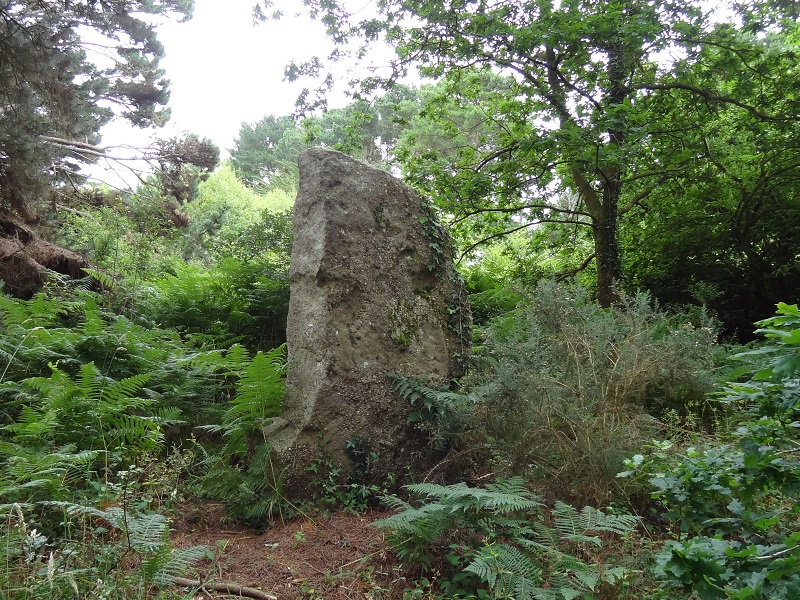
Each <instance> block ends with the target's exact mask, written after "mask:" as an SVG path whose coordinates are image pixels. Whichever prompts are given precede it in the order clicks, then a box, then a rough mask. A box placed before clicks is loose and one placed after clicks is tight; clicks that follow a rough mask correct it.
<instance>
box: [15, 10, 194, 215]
mask: <svg viewBox="0 0 800 600" xmlns="http://www.w3.org/2000/svg"><path fill="white" fill-rule="evenodd" d="M193 8H194V2H193V0H114V2H110V1H108V0H59V1H56V0H0V213H16V214H17V215H19V216H21V217H22V218H23V219H25V220H27V221H32V220H35V218H36V206H37V204H39V203H41V202H43V201H45V200H46V199H47V197H48V195H49V191H50V190H51V189H52V186H53V185H64V184H66V183H70V182H72V183H75V182H78V181H79V177H78V176H77V173H78V170H79V168H80V166H81V164H82V163H87V162H92V161H94V160H96V159H97V158H98V156H100V155H102V149H98V148H97V146H96V145H97V144H98V143H99V141H100V137H99V135H98V131H99V129H100V127H101V126H102V125H104V124H105V123H107V122H108V121H109V120H110V119H111V118H112V116H113V115H114V113H115V112H117V113H119V114H121V116H123V117H124V118H126V119H128V120H129V121H130V122H131V123H133V124H134V125H136V126H138V127H150V126H160V125H163V123H164V122H166V120H167V119H168V118H169V110H168V109H166V107H165V105H166V103H167V100H168V98H169V91H168V81H167V80H166V79H165V78H164V72H163V70H162V69H160V68H159V61H160V59H161V58H162V56H163V55H164V48H163V46H162V45H161V43H160V42H159V41H158V39H157V38H156V34H155V26H154V24H153V22H152V21H148V20H146V19H147V15H154V16H155V15H169V14H173V15H179V16H181V17H183V18H189V17H190V16H191V14H192V10H193Z"/></svg>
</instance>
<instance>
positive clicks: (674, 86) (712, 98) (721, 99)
mask: <svg viewBox="0 0 800 600" xmlns="http://www.w3.org/2000/svg"><path fill="white" fill-rule="evenodd" d="M636 89H640V90H664V91H670V90H685V91H687V92H692V93H693V94H696V95H698V96H700V97H702V98H703V99H705V100H706V102H710V103H712V104H713V103H721V104H732V105H734V106H738V107H739V108H743V109H744V110H746V111H747V112H749V113H750V114H751V115H753V116H754V117H757V118H759V119H762V120H764V121H796V120H797V119H798V117H796V116H780V115H768V114H766V113H763V112H761V111H760V110H758V109H757V108H755V107H754V106H750V105H749V104H745V103H744V102H740V101H739V100H737V99H736V98H731V97H730V96H717V95H715V94H713V93H711V92H710V91H709V90H704V89H703V88H699V87H697V86H695V85H689V84H686V83H677V82H675V83H646V84H643V85H640V86H638V87H637V88H636Z"/></svg>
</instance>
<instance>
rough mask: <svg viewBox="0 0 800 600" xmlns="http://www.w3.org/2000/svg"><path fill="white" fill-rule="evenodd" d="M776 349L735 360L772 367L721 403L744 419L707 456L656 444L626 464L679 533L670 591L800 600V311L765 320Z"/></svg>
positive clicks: (786, 309)
mask: <svg viewBox="0 0 800 600" xmlns="http://www.w3.org/2000/svg"><path fill="white" fill-rule="evenodd" d="M758 325H760V326H761V329H758V330H757V333H762V334H764V335H765V336H766V337H767V339H768V341H769V343H768V344H766V345H764V346H762V347H760V348H757V349H756V350H752V351H749V352H745V353H742V354H739V355H736V356H735V358H748V359H752V358H756V359H758V358H761V359H766V360H767V362H766V364H763V365H762V366H761V368H758V369H756V370H755V371H754V372H753V373H752V374H751V377H750V379H749V380H748V381H746V382H740V383H730V384H728V385H726V386H724V387H723V388H722V390H720V391H719V392H717V393H716V394H715V401H716V402H718V403H721V404H723V405H725V406H730V405H734V406H736V407H738V409H739V418H738V419H732V420H731V421H732V422H731V428H730V429H729V431H727V432H722V433H721V434H720V435H719V439H717V440H712V441H709V442H707V444H706V446H705V447H704V448H689V449H687V450H686V451H685V452H682V453H674V452H671V451H670V450H671V449H670V447H669V445H668V444H663V443H662V444H657V445H656V446H655V448H654V450H653V451H651V452H650V453H648V454H647V455H641V454H640V455H636V456H634V457H633V458H632V459H631V460H630V461H628V465H629V466H630V467H631V471H629V472H628V473H625V474H626V475H628V474H633V473H637V474H638V477H640V478H646V479H648V480H649V482H650V483H651V484H652V486H653V487H654V488H655V490H654V491H653V497H654V498H655V499H656V500H658V501H659V502H660V503H661V504H662V507H663V513H664V516H665V517H666V518H668V519H670V520H671V521H672V522H673V523H674V525H675V528H676V529H677V530H678V531H679V538H678V540H670V541H668V542H667V544H666V546H665V548H664V550H663V551H662V552H661V554H660V556H659V560H660V566H661V572H662V575H663V577H664V579H665V580H666V581H667V582H668V583H669V584H671V585H673V586H677V587H683V588H684V589H690V590H692V591H693V592H694V593H696V594H697V596H698V597H699V598H700V599H701V600H712V599H717V598H733V599H744V598H753V599H763V600H767V599H770V600H772V599H775V600H778V599H786V600H788V599H790V598H798V597H800V532H798V531H797V529H798V528H797V525H798V517H799V516H800V505H798V494H800V460H798V450H799V449H800V434H798V431H800V377H799V375H800V311H799V310H798V307H797V305H796V304H795V305H792V306H789V305H787V304H783V303H781V304H779V305H778V315H777V316H775V317H772V318H770V319H765V320H763V321H760V322H759V323H758Z"/></svg>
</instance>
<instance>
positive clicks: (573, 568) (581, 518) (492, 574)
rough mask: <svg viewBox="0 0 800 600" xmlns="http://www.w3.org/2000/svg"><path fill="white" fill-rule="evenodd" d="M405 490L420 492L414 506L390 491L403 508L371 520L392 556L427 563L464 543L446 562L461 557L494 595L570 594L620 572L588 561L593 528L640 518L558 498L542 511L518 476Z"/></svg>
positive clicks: (613, 528) (628, 524) (622, 526)
mask: <svg viewBox="0 0 800 600" xmlns="http://www.w3.org/2000/svg"><path fill="white" fill-rule="evenodd" d="M405 489H406V490H407V491H408V492H409V493H410V494H412V495H413V496H415V497H417V498H420V500H421V502H420V504H419V506H414V505H413V504H411V503H409V502H405V501H403V500H400V499H399V498H396V497H389V498H387V499H386V503H387V504H388V505H389V506H391V507H393V508H395V509H399V510H400V511H401V512H398V513H396V514H394V515H392V516H390V517H387V518H385V519H381V520H379V521H376V522H375V523H374V524H375V525H376V526H377V527H380V528H382V529H384V530H387V532H388V540H389V542H390V544H391V545H392V547H393V549H394V550H395V552H396V553H397V554H398V556H399V557H400V558H401V559H403V560H409V561H413V562H414V563H417V564H420V565H422V566H423V567H424V568H432V566H433V564H434V560H435V559H437V558H441V557H442V556H445V555H447V554H448V552H452V551H451V550H448V549H452V548H453V547H459V548H463V549H466V556H465V557H463V556H462V557H461V558H459V559H458V560H452V561H450V562H451V564H460V565H464V564H465V563H464V560H465V559H466V566H465V567H464V571H466V572H467V573H471V574H474V575H475V576H477V577H479V578H480V579H481V580H482V581H483V582H484V583H485V584H486V585H487V586H488V588H489V590H491V591H492V593H493V594H494V597H496V598H514V599H515V600H524V599H537V600H549V599H552V600H563V599H567V600H569V599H572V598H578V597H581V596H583V595H585V594H588V593H590V592H592V591H594V590H596V589H597V587H598V585H599V584H600V583H601V582H608V583H615V582H616V581H618V580H619V579H620V578H621V577H623V576H624V573H623V572H621V571H619V570H618V569H617V570H615V569H612V568H610V567H608V566H607V565H602V564H600V565H597V564H595V563H594V562H592V561H587V560H586V556H587V555H586V554H585V548H587V547H590V548H594V549H599V548H600V547H601V546H602V544H603V542H602V540H601V538H600V537H599V536H597V535H593V534H598V533H601V532H602V533H606V534H608V533H611V534H617V535H624V534H626V533H628V532H629V531H631V529H632V528H633V527H635V526H636V524H637V523H638V519H637V518H635V517H632V516H629V515H606V514H605V513H603V512H602V511H599V510H597V509H594V508H589V507H587V508H584V509H583V510H581V511H577V510H576V509H574V508H573V507H571V506H569V505H566V504H563V503H557V504H556V506H555V508H554V509H553V511H552V512H551V513H550V515H549V516H548V514H547V513H546V512H545V511H544V507H543V506H542V505H541V504H540V502H539V501H538V500H537V498H536V496H535V495H533V494H532V493H531V492H529V491H528V490H527V489H526V487H525V482H524V481H523V480H522V479H521V478H518V477H517V478H512V479H509V480H507V481H501V482H498V483H494V484H489V485H487V486H486V487H485V488H473V487H470V486H468V485H466V484H464V483H459V484H455V485H449V486H442V485H436V484H427V483H424V484H414V485H408V486H405ZM551 522H552V524H551ZM440 568H442V566H441V565H440Z"/></svg>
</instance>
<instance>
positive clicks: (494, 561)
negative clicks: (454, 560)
mask: <svg viewBox="0 0 800 600" xmlns="http://www.w3.org/2000/svg"><path fill="white" fill-rule="evenodd" d="M464 570H465V571H468V572H470V573H474V574H475V575H477V576H478V577H480V578H481V580H483V581H485V582H486V583H487V584H488V585H489V588H490V589H491V590H492V591H493V592H494V597H495V598H514V599H515V600H534V599H536V598H541V596H540V595H539V594H538V592H539V591H540V590H541V589H542V588H541V587H540V586H539V585H538V584H540V583H541V582H542V571H541V569H540V568H539V567H538V566H537V565H536V564H535V563H534V562H533V561H531V559H530V558H529V557H528V556H527V555H525V554H524V553H523V552H521V551H520V550H519V549H518V548H515V547H514V546H508V545H506V544H497V545H493V546H486V547H484V548H482V549H481V551H480V552H479V553H478V555H477V556H476V557H475V558H474V559H473V560H472V561H471V562H470V564H469V565H467V567H466V568H465V569H464Z"/></svg>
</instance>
